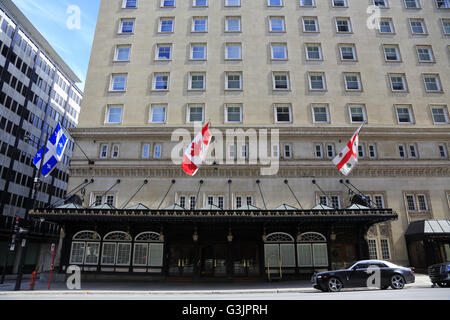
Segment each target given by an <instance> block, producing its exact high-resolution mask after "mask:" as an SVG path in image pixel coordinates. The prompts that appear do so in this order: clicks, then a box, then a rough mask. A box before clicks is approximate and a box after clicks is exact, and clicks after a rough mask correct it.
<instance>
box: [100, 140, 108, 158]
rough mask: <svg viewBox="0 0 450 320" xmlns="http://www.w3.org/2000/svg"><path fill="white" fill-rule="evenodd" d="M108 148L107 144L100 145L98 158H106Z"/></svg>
mask: <svg viewBox="0 0 450 320" xmlns="http://www.w3.org/2000/svg"><path fill="white" fill-rule="evenodd" d="M108 148H109V146H108V145H107V144H101V145H100V159H106V158H108Z"/></svg>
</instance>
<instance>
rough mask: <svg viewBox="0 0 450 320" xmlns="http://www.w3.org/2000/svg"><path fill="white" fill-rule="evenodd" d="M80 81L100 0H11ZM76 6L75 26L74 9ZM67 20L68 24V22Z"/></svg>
mask: <svg viewBox="0 0 450 320" xmlns="http://www.w3.org/2000/svg"><path fill="white" fill-rule="evenodd" d="M13 2H14V4H15V5H16V6H18V7H19V9H20V10H21V11H22V12H23V13H24V14H25V15H26V16H27V18H28V19H29V20H30V21H31V23H33V25H34V26H35V27H36V29H37V30H39V32H40V33H41V34H42V35H43V36H44V37H45V38H46V39H47V41H48V42H49V43H50V44H51V45H52V47H53V48H54V49H55V50H56V52H58V54H59V55H60V56H61V57H62V58H63V59H64V61H65V62H66V63H67V64H68V65H69V67H71V68H72V70H73V71H74V72H75V74H76V75H77V76H78V77H79V78H80V79H81V80H82V82H81V83H78V84H77V85H78V87H79V88H80V89H82V90H83V89H84V83H85V80H86V73H87V69H88V65H89V58H90V54H91V47H92V41H93V40H94V33H95V25H96V22H97V14H98V10H99V6H100V0H46V1H42V0H13ZM74 6H76V7H78V8H79V12H80V15H79V22H80V24H79V28H78V24H77V14H76V13H77V11H76V10H74V8H75V9H76V7H74ZM68 22H69V24H68Z"/></svg>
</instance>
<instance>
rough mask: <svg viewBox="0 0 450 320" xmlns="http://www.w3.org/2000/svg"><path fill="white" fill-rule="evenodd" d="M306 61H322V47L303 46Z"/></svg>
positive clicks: (316, 44)
mask: <svg viewBox="0 0 450 320" xmlns="http://www.w3.org/2000/svg"><path fill="white" fill-rule="evenodd" d="M305 48H306V60H322V47H321V45H320V43H308V44H305Z"/></svg>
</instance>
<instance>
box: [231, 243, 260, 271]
mask: <svg viewBox="0 0 450 320" xmlns="http://www.w3.org/2000/svg"><path fill="white" fill-rule="evenodd" d="M258 253H259V248H258V245H256V244H242V243H241V244H238V243H236V244H234V245H233V275H234V276H235V277H257V276H259V275H260V270H259V263H260V262H259V254H258Z"/></svg>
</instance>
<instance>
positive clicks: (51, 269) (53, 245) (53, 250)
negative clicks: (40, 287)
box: [48, 243, 55, 290]
mask: <svg viewBox="0 0 450 320" xmlns="http://www.w3.org/2000/svg"><path fill="white" fill-rule="evenodd" d="M54 262H55V244H54V243H52V265H51V266H50V278H49V280H48V290H50V286H51V283H52V272H53V264H54Z"/></svg>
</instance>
